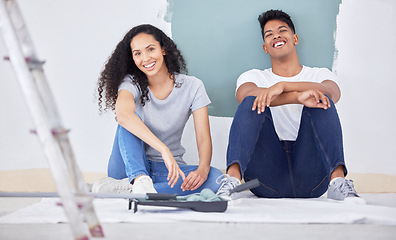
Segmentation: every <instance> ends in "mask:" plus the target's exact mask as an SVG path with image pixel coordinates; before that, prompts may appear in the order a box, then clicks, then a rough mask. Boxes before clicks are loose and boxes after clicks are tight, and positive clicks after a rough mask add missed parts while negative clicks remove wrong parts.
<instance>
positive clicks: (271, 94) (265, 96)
mask: <svg viewBox="0 0 396 240" xmlns="http://www.w3.org/2000/svg"><path fill="white" fill-rule="evenodd" d="M283 90H284V89H283V85H282V84H281V83H277V84H275V85H272V86H271V87H269V88H263V89H261V91H260V93H259V94H258V95H257V97H256V100H254V103H253V107H252V111H254V110H256V108H257V113H258V114H260V113H262V112H264V110H265V107H269V106H270V105H271V102H272V101H273V100H274V99H275V98H276V97H278V96H279V95H281V94H282V93H283Z"/></svg>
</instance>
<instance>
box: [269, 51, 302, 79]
mask: <svg viewBox="0 0 396 240" xmlns="http://www.w3.org/2000/svg"><path fill="white" fill-rule="evenodd" d="M271 66H272V72H273V73H275V74H276V75H278V76H281V77H293V76H296V75H297V74H299V73H300V72H301V70H302V66H301V65H300V62H299V61H298V57H297V54H296V55H294V56H292V57H288V58H286V59H272V58H271Z"/></svg>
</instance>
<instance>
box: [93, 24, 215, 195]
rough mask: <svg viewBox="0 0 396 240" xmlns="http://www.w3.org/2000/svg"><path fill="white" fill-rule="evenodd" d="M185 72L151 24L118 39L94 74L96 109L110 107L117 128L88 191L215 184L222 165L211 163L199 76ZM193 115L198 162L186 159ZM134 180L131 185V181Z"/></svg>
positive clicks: (175, 189)
mask: <svg viewBox="0 0 396 240" xmlns="http://www.w3.org/2000/svg"><path fill="white" fill-rule="evenodd" d="M181 72H185V73H186V72H187V68H186V64H185V61H184V59H183V57H182V55H181V53H180V51H179V50H178V49H177V47H176V45H175V43H174V42H173V41H172V40H171V39H170V38H169V37H168V36H166V35H165V33H164V32H162V31H161V30H160V29H158V28H156V27H154V26H151V25H147V24H146V25H139V26H136V27H134V28H132V29H131V30H130V31H129V32H128V33H127V34H126V35H125V36H124V38H123V40H122V41H121V42H119V43H118V45H117V47H116V49H115V50H114V52H113V54H112V55H111V57H110V58H109V60H108V62H107V64H106V65H105V68H104V70H103V72H102V73H101V76H100V78H99V82H98V93H99V110H100V111H102V105H104V110H107V109H111V110H115V114H116V118H117V122H118V124H119V125H118V128H117V132H116V136H115V140H114V146H113V150H112V153H111V156H110V160H109V164H108V177H107V178H104V179H101V180H99V181H98V182H96V183H95V184H94V185H93V188H92V191H93V192H121V193H125V192H133V193H147V192H154V193H155V192H160V193H172V194H175V193H176V194H179V195H186V194H191V193H195V192H199V191H201V190H202V189H203V188H210V189H211V190H212V191H214V192H216V191H217V190H218V188H219V185H218V184H217V183H216V179H217V178H218V177H219V176H221V175H222V173H221V171H220V170H218V169H215V168H211V167H210V161H211V157H212V142H211V137H210V128H209V117H208V111H207V105H208V104H210V100H209V97H208V96H207V94H206V92H205V87H204V85H203V83H202V82H201V81H200V80H199V79H197V78H195V77H192V76H187V75H184V74H181ZM191 113H192V115H193V118H194V127H195V134H196V142H197V146H198V152H199V166H191V165H187V164H186V163H185V162H184V161H183V158H182V157H183V154H184V153H185V149H184V148H183V146H182V145H181V136H182V133H183V129H184V126H185V124H186V122H187V120H188V118H189V117H190V115H191ZM131 184H132V185H131Z"/></svg>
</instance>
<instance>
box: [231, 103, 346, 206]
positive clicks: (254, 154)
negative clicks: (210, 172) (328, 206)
mask: <svg viewBox="0 0 396 240" xmlns="http://www.w3.org/2000/svg"><path fill="white" fill-rule="evenodd" d="M254 100H255V97H251V96H250V97H246V98H245V99H244V100H243V102H242V103H241V104H240V105H239V107H238V109H237V112H236V114H235V117H234V120H233V123H232V125H231V129H230V136H229V144H228V149H227V167H229V166H230V165H231V164H234V163H238V164H239V166H240V169H241V174H242V177H243V178H244V179H245V181H249V180H252V179H255V178H257V179H258V180H259V181H260V186H259V187H257V188H255V189H252V190H251V191H252V192H253V193H254V194H255V195H257V196H259V197H266V198H312V197H319V196H321V195H322V194H323V193H325V192H326V191H327V188H328V184H329V180H330V176H331V173H332V172H333V171H334V170H335V169H336V167H337V166H338V165H343V166H344V174H345V175H346V173H347V171H346V167H345V163H344V153H343V143H342V130H341V124H340V120H339V118H338V113H337V110H336V108H335V106H334V103H333V102H331V107H330V108H328V109H327V110H324V109H319V108H308V107H304V108H303V111H302V117H301V123H300V129H299V132H298V137H297V139H296V141H280V140H279V138H278V135H277V134H276V131H275V128H274V124H273V120H272V115H271V110H270V108H266V110H265V111H264V113H261V114H257V111H252V106H253V102H254Z"/></svg>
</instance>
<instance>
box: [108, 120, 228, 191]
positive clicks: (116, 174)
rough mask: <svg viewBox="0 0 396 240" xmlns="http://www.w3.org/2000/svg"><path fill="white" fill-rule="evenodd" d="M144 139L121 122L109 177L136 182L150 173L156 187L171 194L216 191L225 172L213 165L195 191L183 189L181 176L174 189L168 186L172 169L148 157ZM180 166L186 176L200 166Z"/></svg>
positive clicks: (109, 167) (109, 166) (110, 164)
mask: <svg viewBox="0 0 396 240" xmlns="http://www.w3.org/2000/svg"><path fill="white" fill-rule="evenodd" d="M144 144H145V143H144V142H143V141H142V140H141V139H140V138H138V137H136V136H135V135H133V134H132V133H131V132H129V131H128V130H126V129H125V128H123V127H122V126H120V125H118V127H117V132H116V136H115V140H114V144H113V150H112V153H111V156H110V160H109V165H108V168H107V173H108V176H109V177H111V178H115V179H123V178H128V179H129V181H130V182H132V181H133V180H134V179H135V178H136V177H138V176H140V175H147V176H150V177H151V179H152V180H153V183H154V188H155V189H156V190H157V192H159V193H170V194H178V195H187V194H191V193H199V192H200V191H201V190H202V189H204V188H209V189H211V190H212V191H213V192H216V191H217V190H218V188H219V187H220V185H219V184H217V183H216V179H217V178H218V177H219V176H220V175H222V174H223V173H222V172H221V171H220V170H218V169H216V168H213V167H211V168H210V172H209V175H208V178H207V180H206V181H205V183H204V184H202V185H201V186H200V187H199V188H198V189H197V190H195V191H184V192H183V191H182V190H181V185H182V183H183V179H182V178H181V177H179V180H178V182H177V183H176V184H175V186H174V187H173V188H171V187H170V186H169V185H168V181H167V177H168V169H167V168H166V166H165V163H164V162H158V161H151V160H148V159H147V157H146V152H145V149H144ZM179 167H180V169H181V170H182V171H183V172H184V174H185V175H186V177H187V176H188V174H189V173H190V172H193V171H195V170H197V168H198V166H193V165H184V164H179Z"/></svg>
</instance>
